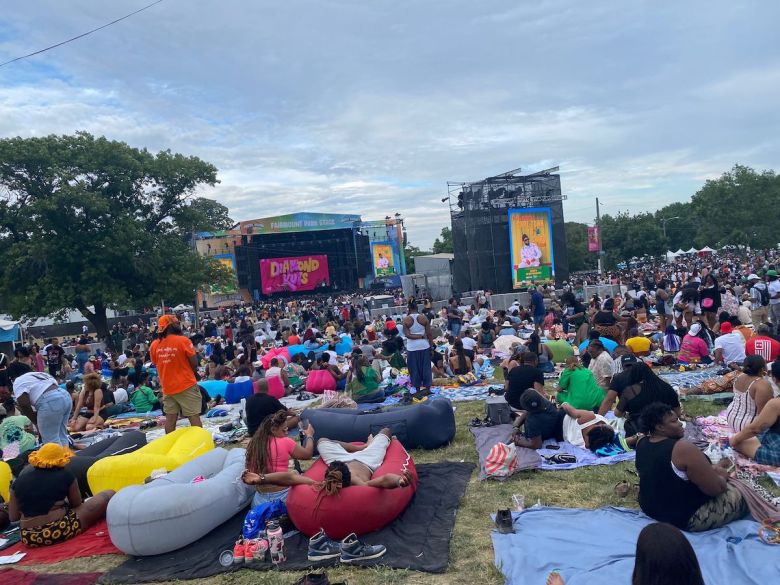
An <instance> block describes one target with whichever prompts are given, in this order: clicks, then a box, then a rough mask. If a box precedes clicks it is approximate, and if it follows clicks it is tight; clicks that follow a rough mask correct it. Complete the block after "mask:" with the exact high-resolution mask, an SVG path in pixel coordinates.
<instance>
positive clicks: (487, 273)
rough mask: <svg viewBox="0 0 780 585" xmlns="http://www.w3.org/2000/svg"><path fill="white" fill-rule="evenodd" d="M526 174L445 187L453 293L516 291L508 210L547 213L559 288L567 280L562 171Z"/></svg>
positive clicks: (513, 173) (518, 172) (514, 172)
mask: <svg viewBox="0 0 780 585" xmlns="http://www.w3.org/2000/svg"><path fill="white" fill-rule="evenodd" d="M521 171H522V169H519V168H518V169H513V170H511V171H508V172H506V173H502V174H500V175H496V176H494V177H488V178H486V179H483V180H481V181H473V182H459V181H448V182H447V197H446V198H445V199H444V200H443V201H446V202H447V203H448V204H449V208H450V220H451V222H452V239H453V246H454V250H455V261H454V267H453V270H454V278H455V289H456V290H458V291H468V290H477V289H491V290H492V291H493V292H509V291H511V290H512V282H511V260H510V251H509V222H508V216H507V213H508V212H507V210H508V209H510V208H516V207H526V208H527V207H549V208H550V210H551V216H552V227H553V230H552V241H553V249H554V251H555V273H556V280H558V281H559V282H560V281H562V280H564V279H567V278H568V258H567V254H566V236H565V232H564V226H563V221H564V220H563V201H564V200H565V199H566V196H565V195H564V194H563V193H562V192H561V179H560V175H558V174H555V173H556V172H557V171H558V167H554V168H550V169H545V170H543V171H539V172H536V173H531V174H528V175H522V174H521Z"/></svg>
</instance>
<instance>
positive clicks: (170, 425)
mask: <svg viewBox="0 0 780 585" xmlns="http://www.w3.org/2000/svg"><path fill="white" fill-rule="evenodd" d="M157 327H158V332H157V335H158V338H157V339H155V340H154V341H153V342H152V345H151V347H150V348H149V353H150V354H151V356H152V363H154V365H155V366H156V367H157V374H158V375H159V377H160V382H161V383H162V391H163V410H164V411H165V432H166V434H167V433H171V432H173V431H174V430H175V429H176V421H177V420H178V419H179V415H182V416H185V417H187V419H189V421H190V425H191V426H194V427H202V426H203V423H202V422H201V420H200V411H201V407H202V398H201V393H200V389H199V388H198V383H197V379H196V377H195V373H196V372H197V370H198V358H197V355H196V353H195V348H194V347H193V345H192V342H191V341H190V340H189V339H188V338H187V337H185V336H184V335H182V329H181V324H180V323H179V320H178V319H177V318H176V316H174V315H163V316H162V317H160V321H159V322H158V325H157Z"/></svg>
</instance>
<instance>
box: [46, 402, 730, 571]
mask: <svg viewBox="0 0 780 585" xmlns="http://www.w3.org/2000/svg"><path fill="white" fill-rule="evenodd" d="M456 407H457V408H456V412H455V418H456V420H457V428H458V430H457V433H456V435H455V439H454V440H453V442H452V443H451V444H450V445H449V446H447V447H446V448H444V449H438V450H435V451H421V450H417V451H412V455H413V457H414V460H415V462H417V463H432V462H436V461H470V462H473V463H477V453H476V450H475V448H474V442H473V440H472V437H471V434H470V433H469V430H468V422H469V421H470V420H471V419H472V418H474V417H475V416H480V417H482V416H484V403H483V402H479V401H478V402H461V403H457V404H456ZM721 408H722V407H718V406H713V405H712V403H711V402H704V401H698V400H689V401H687V402H685V411H686V413H688V414H690V415H692V416H706V415H709V414H714V413H717V412H718V411H719V410H720V409H721ZM633 469H634V464H633V463H632V462H626V463H622V464H618V465H614V466H608V467H606V466H602V467H589V468H583V469H576V470H572V471H559V472H554V471H525V472H521V473H519V474H517V475H515V476H513V477H512V478H510V479H509V480H507V481H505V482H490V481H487V482H480V481H477V479H476V473H475V474H474V475H473V476H472V478H471V480H470V482H469V485H468V488H467V490H466V495H465V496H464V498H463V500H462V502H461V506H460V509H459V510H458V516H457V521H456V523H455V530H454V533H453V535H452V541H451V548H450V559H449V568H448V571H447V573H445V574H441V575H431V574H426V573H417V572H412V571H398V570H392V569H383V568H378V569H360V568H335V569H329V570H328V575H329V578H330V580H331V582H339V581H347V582H348V583H350V585H361V584H374V583H388V584H409V585H411V584H418V583H419V584H441V585H444V584H464V585H465V584H473V583H480V584H483V585H489V584H494V583H495V584H498V583H502V582H503V579H502V576H501V573H500V572H499V571H498V570H497V569H496V567H495V566H494V565H493V548H492V545H491V541H490V531H491V528H492V522H491V520H490V516H489V515H490V514H491V512H495V511H496V510H497V509H499V508H509V507H511V498H512V495H513V494H523V495H524V496H525V499H526V503H527V505H531V504H534V503H536V502H537V501H540V502H541V503H543V504H546V505H551V506H563V507H584V508H597V507H600V506H605V505H617V506H627V507H636V506H637V503H636V501H634V500H632V499H631V498H630V497H629V498H625V499H622V498H618V497H617V496H616V495H615V494H614V492H613V488H614V485H615V484H616V483H617V482H619V481H620V480H622V479H627V480H629V481H632V480H633V481H636V477H635V476H634V475H632V474H631V473H630V472H629V470H633ZM218 552H219V551H215V554H218ZM542 554H543V553H542ZM124 558H125V557H122V556H104V557H91V558H86V559H75V560H71V561H65V562H62V563H58V564H56V565H48V566H40V567H33V570H37V571H46V572H83V571H106V570H109V569H110V568H112V567H114V566H116V565H118V564H120V563H121V562H123V560H124ZM302 574H303V573H300V572H298V573H295V572H283V571H282V572H260V571H250V570H243V571H238V572H235V573H228V574H225V575H221V576H217V577H213V578H209V579H203V580H200V581H192V583H200V582H201V581H202V582H203V583H204V584H205V583H206V582H208V583H210V584H219V585H221V584H224V585H232V584H236V585H244V584H246V585H249V584H269V585H270V584H274V585H275V584H291V583H294V582H295V581H296V580H297V579H298V577H300V576H301V575H302Z"/></svg>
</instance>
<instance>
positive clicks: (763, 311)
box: [747, 274, 769, 331]
mask: <svg viewBox="0 0 780 585" xmlns="http://www.w3.org/2000/svg"><path fill="white" fill-rule="evenodd" d="M747 279H748V282H749V283H750V315H751V318H752V320H753V329H755V330H756V331H758V327H759V325H761V324H762V323H766V322H767V321H769V307H768V306H767V305H765V304H764V302H763V299H764V296H765V295H766V296H767V297H768V295H769V293H768V291H767V286H766V283H764V282H762V280H761V279H760V278H759V277H758V275H757V274H750V275H749V276H748V277H747Z"/></svg>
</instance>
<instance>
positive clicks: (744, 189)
mask: <svg viewBox="0 0 780 585" xmlns="http://www.w3.org/2000/svg"><path fill="white" fill-rule="evenodd" d="M778 204H780V177H778V176H777V175H776V174H775V173H774V171H763V172H761V173H758V172H756V171H755V170H753V169H751V168H750V167H746V166H742V165H736V166H735V167H734V168H733V169H732V170H731V171H729V172H727V173H724V174H723V175H721V177H720V178H718V179H715V180H710V181H707V182H706V183H705V185H704V187H702V188H701V189H699V191H698V192H696V194H695V195H694V196H693V198H692V199H691V212H692V216H693V217H694V219H695V220H696V228H697V229H696V243H697V244H698V245H699V246H705V245H708V246H724V245H727V244H745V245H749V246H751V247H757V248H768V247H772V246H775V245H776V244H777V242H778V241H779V240H778V233H780V214H779V213H778V212H777V209H778Z"/></svg>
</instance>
